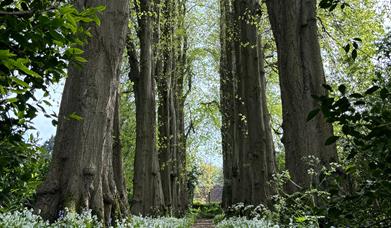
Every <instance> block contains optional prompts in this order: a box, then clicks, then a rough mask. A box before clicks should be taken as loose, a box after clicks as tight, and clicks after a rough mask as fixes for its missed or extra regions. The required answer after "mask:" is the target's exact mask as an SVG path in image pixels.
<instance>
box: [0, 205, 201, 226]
mask: <svg viewBox="0 0 391 228" xmlns="http://www.w3.org/2000/svg"><path fill="white" fill-rule="evenodd" d="M193 222H194V219H193V218H192V217H185V218H182V219H177V218H171V217H161V218H150V217H138V216H132V217H129V218H126V219H123V220H120V221H116V222H115V223H114V227H138V228H150V227H151V228H153V227H156V228H171V227H178V228H186V227H191V224H192V223H193ZM0 227H75V228H76V227H82V228H83V227H84V228H92V227H105V226H104V225H103V224H102V223H101V222H100V221H99V220H98V218H97V217H96V216H95V215H92V214H91V211H90V210H87V211H84V212H82V213H81V214H77V213H73V212H69V211H68V210H65V212H63V213H62V214H61V215H60V218H59V219H58V220H56V221H55V222H53V223H49V222H48V221H45V220H43V219H42V218H41V217H40V216H39V215H36V214H34V212H33V211H32V210H28V209H24V210H22V211H14V212H6V213H1V214H0Z"/></svg>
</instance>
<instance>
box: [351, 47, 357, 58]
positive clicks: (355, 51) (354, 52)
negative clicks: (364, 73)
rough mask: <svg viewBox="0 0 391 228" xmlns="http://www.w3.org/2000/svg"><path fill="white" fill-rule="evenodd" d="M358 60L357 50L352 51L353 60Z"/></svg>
mask: <svg viewBox="0 0 391 228" xmlns="http://www.w3.org/2000/svg"><path fill="white" fill-rule="evenodd" d="M356 58H357V50H356V49H354V50H353V51H352V59H353V60H356Z"/></svg>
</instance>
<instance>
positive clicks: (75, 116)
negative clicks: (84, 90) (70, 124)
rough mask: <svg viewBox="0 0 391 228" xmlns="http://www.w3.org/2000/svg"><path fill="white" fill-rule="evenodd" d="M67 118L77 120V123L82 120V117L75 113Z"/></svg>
mask: <svg viewBox="0 0 391 228" xmlns="http://www.w3.org/2000/svg"><path fill="white" fill-rule="evenodd" d="M68 117H69V118H70V119H73V120H77V121H80V120H82V119H83V117H81V116H79V115H77V114H76V113H75V112H73V113H71V114H69V115H68Z"/></svg>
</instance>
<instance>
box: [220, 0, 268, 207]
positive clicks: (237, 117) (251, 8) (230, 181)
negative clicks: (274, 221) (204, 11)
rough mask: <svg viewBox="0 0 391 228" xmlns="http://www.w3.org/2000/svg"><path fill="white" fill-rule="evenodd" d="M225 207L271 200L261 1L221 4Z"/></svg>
mask: <svg viewBox="0 0 391 228" xmlns="http://www.w3.org/2000/svg"><path fill="white" fill-rule="evenodd" d="M220 6H221V15H222V17H221V48H222V49H221V66H220V68H221V69H220V73H221V108H222V110H221V111H222V140H223V156H224V179H225V181H224V183H225V186H224V189H223V195H224V196H223V206H224V207H227V206H229V205H230V204H232V203H238V202H244V203H245V204H253V205H257V204H260V203H263V204H265V203H267V202H268V195H269V193H270V192H271V189H270V185H269V184H268V183H267V182H268V181H269V180H270V179H271V175H272V174H273V173H274V171H275V166H274V163H273V162H272V161H274V147H273V141H272V137H271V128H270V125H269V121H270V118H269V117H268V111H267V108H266V91H265V87H266V86H265V82H264V81H265V78H264V77H265V73H264V69H263V52H262V48H261V46H260V45H261V43H260V37H259V34H258V33H259V31H258V29H257V24H259V21H258V20H259V19H257V13H258V12H259V11H260V7H259V4H258V1H256V0H247V1H246V0H236V1H232V2H230V1H228V0H221V2H220Z"/></svg>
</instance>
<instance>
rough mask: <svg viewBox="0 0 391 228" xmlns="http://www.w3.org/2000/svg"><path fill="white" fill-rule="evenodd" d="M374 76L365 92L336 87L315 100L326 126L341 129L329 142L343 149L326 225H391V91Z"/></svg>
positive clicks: (332, 185)
mask: <svg viewBox="0 0 391 228" xmlns="http://www.w3.org/2000/svg"><path fill="white" fill-rule="evenodd" d="M377 76H378V78H379V79H378V80H377V81H375V82H374V85H373V86H372V87H370V88H369V89H367V90H366V91H365V92H362V93H356V92H348V91H347V90H346V86H345V85H340V86H339V87H338V91H337V92H334V91H333V90H332V89H331V88H329V87H328V88H329V90H330V95H328V96H323V97H320V98H318V99H319V100H320V101H321V110H322V113H323V114H324V115H325V117H326V118H327V120H328V121H329V122H331V123H334V124H338V125H339V126H340V128H341V133H340V134H339V135H338V136H333V137H331V138H330V139H329V140H328V141H329V142H333V141H336V140H339V141H340V145H341V147H342V148H343V154H342V156H343V157H342V162H343V163H342V164H343V166H342V167H343V172H342V173H338V171H339V170H336V173H335V175H334V176H336V178H335V180H334V182H332V183H330V185H329V186H328V189H327V190H328V192H329V193H330V197H331V200H330V202H329V203H330V205H329V206H328V210H327V219H328V220H329V221H328V222H330V224H338V225H341V224H346V225H348V226H354V225H359V224H360V225H364V224H365V225H367V226H372V225H374V224H375V225H379V224H380V225H384V224H391V151H390V148H391V128H390V126H391V105H390V101H391V93H390V91H391V86H390V84H389V82H384V80H382V79H384V78H383V77H382V74H381V73H377ZM343 177H348V179H347V178H343ZM346 179H347V180H346Z"/></svg>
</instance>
